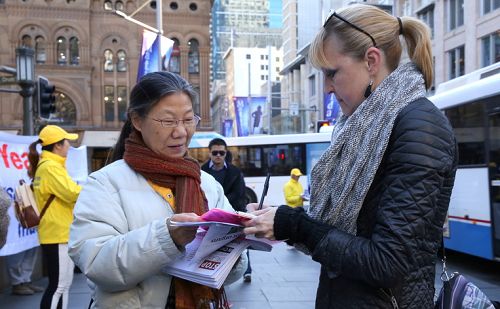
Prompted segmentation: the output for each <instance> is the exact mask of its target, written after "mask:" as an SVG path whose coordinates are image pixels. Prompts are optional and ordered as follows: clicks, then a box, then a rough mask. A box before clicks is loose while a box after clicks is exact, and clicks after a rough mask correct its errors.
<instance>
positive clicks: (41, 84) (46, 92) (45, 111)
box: [36, 76, 56, 119]
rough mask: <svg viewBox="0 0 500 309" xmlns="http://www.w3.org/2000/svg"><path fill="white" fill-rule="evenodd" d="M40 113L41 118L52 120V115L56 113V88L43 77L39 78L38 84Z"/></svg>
mask: <svg viewBox="0 0 500 309" xmlns="http://www.w3.org/2000/svg"><path fill="white" fill-rule="evenodd" d="M36 88H37V100H38V112H39V115H40V117H41V118H47V119H48V118H50V114H52V113H55V112H56V97H55V96H54V91H55V90H56V87H55V86H54V85H52V84H50V83H49V80H48V79H47V78H45V77H43V76H38V82H37V87H36Z"/></svg>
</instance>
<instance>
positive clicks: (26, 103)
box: [19, 85, 34, 135]
mask: <svg viewBox="0 0 500 309" xmlns="http://www.w3.org/2000/svg"><path fill="white" fill-rule="evenodd" d="M33 92H34V87H33V85H31V86H29V85H24V86H21V91H20V92H19V93H20V94H21V96H22V97H23V135H34V130H33V99H32V98H33Z"/></svg>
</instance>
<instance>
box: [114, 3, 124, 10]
mask: <svg viewBox="0 0 500 309" xmlns="http://www.w3.org/2000/svg"><path fill="white" fill-rule="evenodd" d="M115 10H117V11H123V2H121V1H116V2H115Z"/></svg>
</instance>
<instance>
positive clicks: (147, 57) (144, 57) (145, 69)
mask: <svg viewBox="0 0 500 309" xmlns="http://www.w3.org/2000/svg"><path fill="white" fill-rule="evenodd" d="M160 41H161V55H162V60H163V61H162V62H163V63H162V64H163V65H164V64H168V62H169V61H170V55H171V54H172V49H173V47H174V41H173V40H171V39H169V38H167V37H164V36H160V35H158V34H157V33H155V32H152V31H149V30H144V31H143V33H142V49H141V58H140V60H139V70H137V81H139V80H140V79H141V77H142V76H144V75H146V74H148V73H151V72H157V71H159V70H158V67H159V66H158V61H159V57H158V45H159V44H160ZM162 67H163V68H166V67H167V66H166V65H164V66H162Z"/></svg>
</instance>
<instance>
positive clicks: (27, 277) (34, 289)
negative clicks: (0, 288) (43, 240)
mask: <svg viewBox="0 0 500 309" xmlns="http://www.w3.org/2000/svg"><path fill="white" fill-rule="evenodd" d="M38 249H39V248H38V246H37V247H34V248H30V249H27V250H24V251H21V252H18V253H15V254H11V255H7V256H6V257H5V260H6V264H7V273H8V274H9V279H10V284H11V286H12V288H11V293H12V294H14V295H21V296H27V295H33V294H35V293H41V292H43V290H44V289H43V288H42V287H41V286H38V285H35V284H33V283H32V282H31V276H32V275H33V270H34V269H35V263H36V260H37V256H38Z"/></svg>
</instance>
